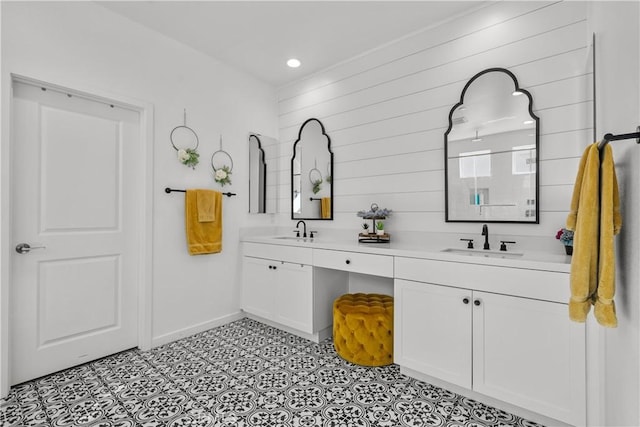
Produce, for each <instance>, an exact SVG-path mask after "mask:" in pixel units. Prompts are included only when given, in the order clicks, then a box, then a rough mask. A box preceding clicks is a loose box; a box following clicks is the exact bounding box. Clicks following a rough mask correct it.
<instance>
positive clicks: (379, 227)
mask: <svg viewBox="0 0 640 427" xmlns="http://www.w3.org/2000/svg"><path fill="white" fill-rule="evenodd" d="M376 234H377V235H378V236H382V235H384V222H382V221H378V222H376Z"/></svg>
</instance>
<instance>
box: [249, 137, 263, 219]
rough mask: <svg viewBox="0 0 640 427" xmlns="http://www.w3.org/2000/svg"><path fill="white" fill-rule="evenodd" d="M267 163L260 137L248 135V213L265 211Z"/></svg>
mask: <svg viewBox="0 0 640 427" xmlns="http://www.w3.org/2000/svg"><path fill="white" fill-rule="evenodd" d="M266 196H267V163H266V162H265V159H264V150H263V149H262V144H261V142H260V137H259V136H258V135H256V134H250V135H249V213H266V212H267V197H266Z"/></svg>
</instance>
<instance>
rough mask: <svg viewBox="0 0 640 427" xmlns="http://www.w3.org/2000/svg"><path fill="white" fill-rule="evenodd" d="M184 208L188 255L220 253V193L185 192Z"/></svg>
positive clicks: (204, 191) (208, 191) (209, 191)
mask: <svg viewBox="0 0 640 427" xmlns="http://www.w3.org/2000/svg"><path fill="white" fill-rule="evenodd" d="M184 206H185V210H184V218H185V227H186V234H187V248H188V250H189V254H190V255H203V254H214V253H218V252H221V251H222V193H220V192H219V191H212V190H187V191H186V194H185V198H184ZM200 218H202V220H201V219H200ZM212 218H213V220H211V219H212Z"/></svg>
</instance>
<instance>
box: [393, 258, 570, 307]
mask: <svg viewBox="0 0 640 427" xmlns="http://www.w3.org/2000/svg"><path fill="white" fill-rule="evenodd" d="M395 275H396V278H398V279H405V280H413V281H417V282H425V283H435V284H440V285H447V286H455V287H459V288H466V289H473V290H479V291H486V292H493V293H499V294H505V295H514V296H521V297H526V298H535V299H540V300H545V301H553V302H560V303H564V304H567V303H568V301H569V297H570V289H569V274H568V273H559V272H555V271H543V270H529V269H523V268H510V267H499V266H492V265H479V264H466V263H461V262H451V261H437V260H431V259H419V258H405V257H396V258H395Z"/></svg>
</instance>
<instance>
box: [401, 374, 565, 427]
mask: <svg viewBox="0 0 640 427" xmlns="http://www.w3.org/2000/svg"><path fill="white" fill-rule="evenodd" d="M400 372H401V373H402V374H404V375H407V376H409V377H412V378H415V379H418V380H420V381H424V382H426V383H428V384H433V385H435V386H437V387H441V388H444V389H445V390H449V391H452V392H454V393H457V394H459V395H461V396H465V397H468V398H470V399H473V400H477V401H478V402H482V403H484V404H485V405H489V406H493V407H494V408H498V409H500V410H503V411H506V412H510V413H512V414H515V415H517V416H519V417H522V418H524V419H526V420H530V421H534V422H536V423H539V424H542V425H545V426H556V427H570V425H569V424H566V423H563V422H562V421H558V420H556V419H553V418H549V417H546V416H544V415H541V414H538V413H536V412H532V411H529V410H527V409H525V408H521V407H519V406H515V405H511V404H510V403H507V402H503V401H502V400H498V399H494V398H492V397H489V396H485V395H484V394H480V393H478V392H476V391H473V390H469V389H467V388H464V387H460V386H458V385H456V384H451V383H449V382H446V381H442V380H441V379H438V378H435V377H432V376H430V375H426V374H423V373H421V372H418V371H415V370H413V369H409V368H405V367H403V366H400Z"/></svg>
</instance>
